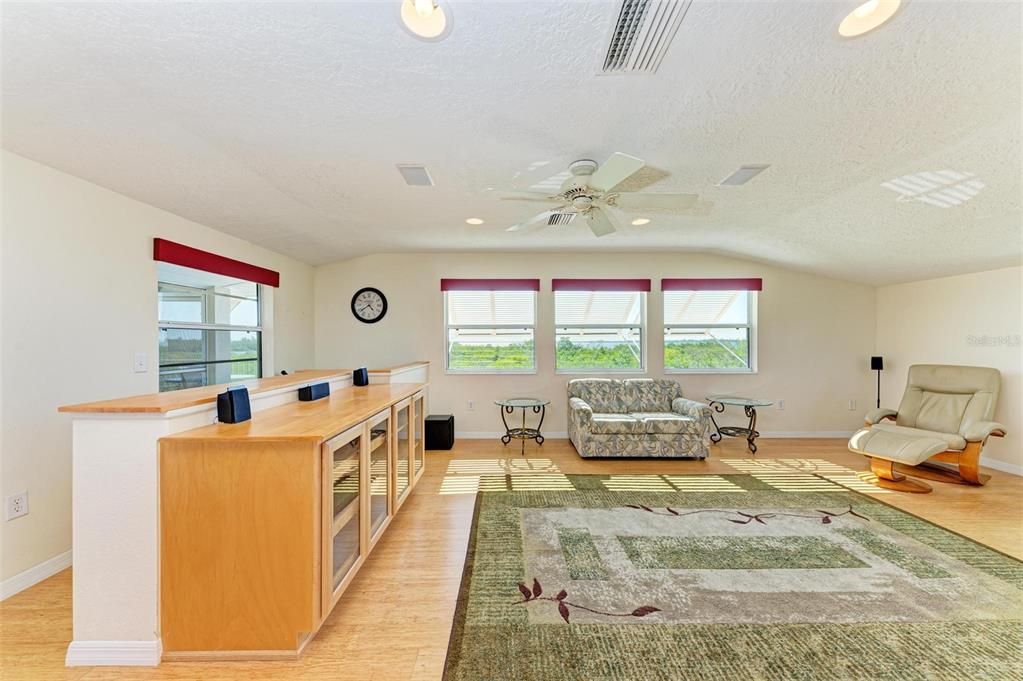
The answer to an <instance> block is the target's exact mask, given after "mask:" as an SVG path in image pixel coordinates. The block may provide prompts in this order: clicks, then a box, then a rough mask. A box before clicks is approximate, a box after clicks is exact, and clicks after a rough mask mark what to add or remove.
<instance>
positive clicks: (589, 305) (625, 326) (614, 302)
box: [554, 290, 646, 373]
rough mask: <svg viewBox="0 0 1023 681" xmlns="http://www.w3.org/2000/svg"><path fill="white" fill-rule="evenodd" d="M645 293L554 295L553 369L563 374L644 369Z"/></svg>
mask: <svg viewBox="0 0 1023 681" xmlns="http://www.w3.org/2000/svg"><path fill="white" fill-rule="evenodd" d="M645 323H646V293H645V292H643V291H578V290H556V291H554V326H555V354H554V357H555V360H554V365H555V369H556V370H557V371H558V372H562V373H613V372H642V371H644V370H645V368H646V358H645V355H644V345H645V344H644V342H643V328H644V326H645Z"/></svg>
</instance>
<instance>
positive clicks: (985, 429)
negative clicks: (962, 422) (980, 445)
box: [962, 421, 1005, 442]
mask: <svg viewBox="0 0 1023 681" xmlns="http://www.w3.org/2000/svg"><path fill="white" fill-rule="evenodd" d="M962 435H963V437H964V438H965V439H966V441H967V442H983V441H984V440H986V439H988V438H989V437H990V436H992V435H994V436H995V437H1005V426H1003V425H1002V424H1001V423H997V422H996V421H977V422H976V423H971V424H970V425H968V426H966V428H964V429H963V433H962Z"/></svg>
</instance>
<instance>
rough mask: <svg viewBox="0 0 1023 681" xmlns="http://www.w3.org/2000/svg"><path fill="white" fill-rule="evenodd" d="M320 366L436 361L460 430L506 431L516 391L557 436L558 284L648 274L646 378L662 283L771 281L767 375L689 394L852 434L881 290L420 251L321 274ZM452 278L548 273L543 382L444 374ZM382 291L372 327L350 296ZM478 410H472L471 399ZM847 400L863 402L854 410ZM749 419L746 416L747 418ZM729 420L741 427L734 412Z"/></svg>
mask: <svg viewBox="0 0 1023 681" xmlns="http://www.w3.org/2000/svg"><path fill="white" fill-rule="evenodd" d="M315 277H316V295H315V299H316V315H315V317H316V364H317V366H318V367H345V366H370V367H373V366H388V365H391V364H397V363H401V362H406V361H409V360H413V359H428V360H430V361H431V362H432V363H433V366H432V370H431V372H430V379H431V388H430V410H431V412H433V413H452V414H454V415H455V425H456V429H457V430H458V431H459V432H461V433H466V432H476V433H492V432H495V431H498V430H500V429H501V420H500V416H499V413H498V410H497V407H495V406H494V405H493V400H494V399H496V398H499V397H508V396H514V395H533V396H543V397H546V398H548V399H550V400H551V402H552V404H551V407H550V411H549V412H548V421H547V422H546V423H545V425H544V428H545V430H547V431H548V432H551V433H553V432H564V431H565V430H566V421H565V402H566V397H565V383H566V381H567V380H568V379H569V378H572V377H571V376H566V375H558V374H555V373H554V357H553V345H554V342H553V336H554V319H553V316H554V306H553V294H552V293H551V292H550V290H551V282H550V280H551V278H552V277H609V278H611V277H649V278H651V279H653V280H654V286H653V288H654V292H653V293H651V294H650V295H649V300H648V306H647V309H648V315H647V319H648V321H647V328H648V331H649V333H648V337H647V369H648V371H647V375H649V376H661V375H663V371H662V368H663V354H662V351H661V348H660V345H659V342H660V333H659V329H660V328H661V325H662V316H663V313H662V309H661V296H660V293H659V290H660V281H659V280H660V278H661V277H762V278H763V280H764V290H763V292H762V293H761V294H760V297H759V299H760V302H759V367H760V371H759V373H757V374H755V375H727V374H712V375H682V376H676V377H677V378H678V380H679V381H681V383H682V387H683V390H684V391H685V392H686V394H687V395H689V396H691V397H695V398H698V399H702V398H703V397H704V396H705V395H707V394H711V393H716V392H720V393H738V394H744V395H751V396H757V397H764V398H768V399H774V400H777V399H784V400H785V403H786V408H785V411H777V410H775V409H769V410H763V411H762V412H761V416H760V423H759V428H760V430H761V431H762V432H770V433H783V432H789V433H801V434H802V433H811V432H813V433H829V432H830V433H851V432H852V431H853V430H855V429H856V427H857V426H858V425H859V424H861V423H862V419H863V414H864V412H865V411H866V410H867V409H868V408H869V407H871V406H872V401H873V394H874V390H873V375H872V374H871V373H870V372H869V371H868V367H869V357H870V355H871V354H872V353H873V350H874V289H873V287H870V286H865V285H860V284H853V283H848V282H843V281H837V280H833V279H826V278H823V277H818V276H814V275H809V274H803V273H798V272H793V271H788V270H784V269H779V268H776V267H771V266H768V265H763V264H759V263H753V262H749V261H743V260H734V259H728V258H723V257H718V256H711V255H696V254H642V253H639V254H585V255H574V254H565V253H551V254H535V253H531V254H520V253H503V254H502V253H456V254H448V253H445V254H440V253H422V254H400V255H374V256H367V257H363V258H357V259H354V260H348V261H344V262H339V263H334V264H331V265H326V266H323V267H318V268H317V269H316V275H315ZM442 277H466V278H473V277H539V278H540V279H541V294H540V299H539V311H538V320H537V331H536V333H537V364H538V367H539V371H538V373H537V374H536V375H505V376H493V375H475V376H466V375H446V374H445V373H444V354H443V353H444V337H443V336H444V331H443V319H444V314H443V299H442V294H441V292H440V279H441V278H442ZM363 286H375V287H377V288H379V289H381V290H382V291H383V292H384V294H385V295H386V296H387V299H388V303H389V309H388V313H387V316H386V317H385V318H384V319H383V320H382V321H381V322H379V323H377V324H371V325H367V324H362V323H360V322H358V321H356V320H355V319H354V318H353V316H352V314H351V312H350V311H349V303H350V300H351V297H352V294H353V293H354V292H355V291H356V290H358V289H359V288H361V287H363ZM469 400H473V401H474V402H475V410H474V411H472V412H470V411H467V402H468V401H469ZM849 400H856V402H857V406H856V409H854V410H850V409H849V407H848V403H849ZM740 414H741V412H740ZM724 416H725V419H724V420H725V421H726V422H738V421H741V420H742V418H741V416H737V415H736V414H735V412H734V411H733V412H726V413H725V415H724Z"/></svg>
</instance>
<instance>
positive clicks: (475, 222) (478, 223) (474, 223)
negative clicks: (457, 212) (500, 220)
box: [465, 218, 483, 225]
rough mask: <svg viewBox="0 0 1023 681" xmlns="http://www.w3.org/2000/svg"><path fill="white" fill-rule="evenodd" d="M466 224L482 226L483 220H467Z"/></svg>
mask: <svg viewBox="0 0 1023 681" xmlns="http://www.w3.org/2000/svg"><path fill="white" fill-rule="evenodd" d="M465 224H467V225H482V224H483V220H482V219H481V218H466V219H465Z"/></svg>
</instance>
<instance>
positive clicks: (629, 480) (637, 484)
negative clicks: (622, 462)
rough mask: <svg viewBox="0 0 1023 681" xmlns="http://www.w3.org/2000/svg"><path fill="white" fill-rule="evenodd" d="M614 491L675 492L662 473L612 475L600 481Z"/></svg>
mask: <svg viewBox="0 0 1023 681" xmlns="http://www.w3.org/2000/svg"><path fill="white" fill-rule="evenodd" d="M600 482H601V484H602V485H604V487H605V488H607V489H608V490H610V491H612V492H674V491H675V488H674V487H672V486H671V483H669V482H668V481H667V480H665V479H664V476H662V475H610V476H608V478H607V480H601V481H600Z"/></svg>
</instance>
